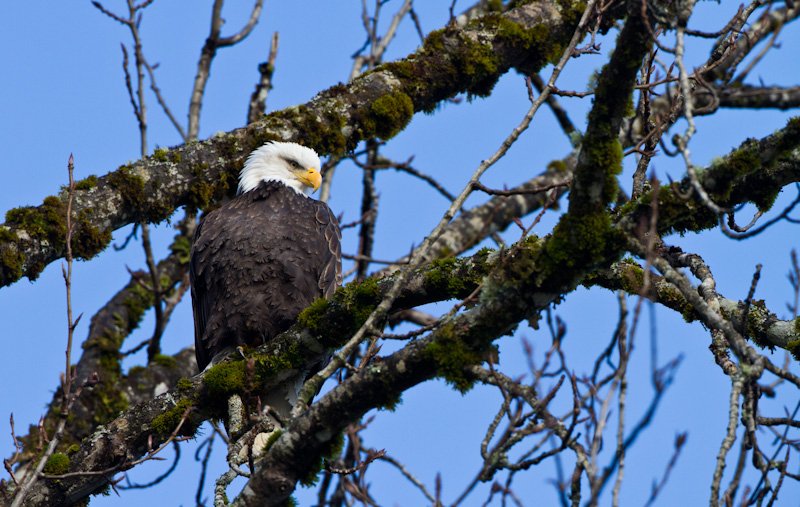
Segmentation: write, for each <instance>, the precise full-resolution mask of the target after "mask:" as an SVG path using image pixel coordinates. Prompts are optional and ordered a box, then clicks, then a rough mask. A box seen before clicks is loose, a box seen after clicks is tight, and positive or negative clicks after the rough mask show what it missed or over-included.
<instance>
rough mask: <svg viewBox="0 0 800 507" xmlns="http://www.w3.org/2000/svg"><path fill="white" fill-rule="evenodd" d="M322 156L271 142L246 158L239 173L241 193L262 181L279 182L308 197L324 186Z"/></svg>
mask: <svg viewBox="0 0 800 507" xmlns="http://www.w3.org/2000/svg"><path fill="white" fill-rule="evenodd" d="M319 168H320V162H319V155H317V152H316V151H314V150H312V149H311V148H306V147H305V146H300V145H299V144H297V143H277V142H269V143H267V144H265V145H264V146H262V147H261V148H258V149H257V150H254V151H253V153H251V154H250V156H249V157H247V161H246V162H245V163H244V168H243V169H242V172H241V173H240V174H239V191H238V193H240V194H243V193H245V192H249V191H250V190H252V189H254V188H256V187H257V186H258V185H259V184H260V183H261V182H262V181H280V182H281V183H283V184H285V185H286V186H288V187H290V188H293V189H294V190H295V191H296V192H297V193H298V194H303V195H305V196H306V197H308V196H310V195H311V193H312V192H314V191H315V190H316V189H318V188H319V186H320V185H321V184H322V175H321V174H320V172H319Z"/></svg>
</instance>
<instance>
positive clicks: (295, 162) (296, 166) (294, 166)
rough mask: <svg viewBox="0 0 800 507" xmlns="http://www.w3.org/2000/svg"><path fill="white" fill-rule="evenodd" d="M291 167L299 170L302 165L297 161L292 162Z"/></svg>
mask: <svg viewBox="0 0 800 507" xmlns="http://www.w3.org/2000/svg"><path fill="white" fill-rule="evenodd" d="M289 165H290V166H292V169H297V168H298V167H300V164H298V163H297V161H296V160H290V161H289Z"/></svg>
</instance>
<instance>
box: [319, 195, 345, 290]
mask: <svg viewBox="0 0 800 507" xmlns="http://www.w3.org/2000/svg"><path fill="white" fill-rule="evenodd" d="M317 221H318V222H319V223H320V224H321V225H322V227H323V231H324V234H325V240H326V241H327V243H328V250H327V252H326V254H325V258H324V261H323V263H322V269H321V270H320V275H319V288H320V290H321V291H322V296H323V297H324V298H325V299H330V298H331V297H332V296H333V293H334V292H336V289H337V288H339V287H340V286H341V285H342V245H341V241H342V232H341V230H339V221H338V220H336V217H335V216H334V214H333V212H332V211H331V209H330V208H329V207H328V205H327V204H325V203H323V202H319V201H318V205H317Z"/></svg>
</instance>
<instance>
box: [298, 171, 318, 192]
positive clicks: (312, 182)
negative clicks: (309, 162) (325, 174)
mask: <svg viewBox="0 0 800 507" xmlns="http://www.w3.org/2000/svg"><path fill="white" fill-rule="evenodd" d="M297 178H298V179H299V180H300V181H302V182H303V183H304V184H305V185H306V186H309V187H311V188H313V189H314V191H315V192H316V191H317V189H318V188H319V186H320V185H322V175H321V174H320V173H319V171H317V170H316V169H314V168H313V167H312V168H311V169H308V170H307V171H301V172H299V173H297Z"/></svg>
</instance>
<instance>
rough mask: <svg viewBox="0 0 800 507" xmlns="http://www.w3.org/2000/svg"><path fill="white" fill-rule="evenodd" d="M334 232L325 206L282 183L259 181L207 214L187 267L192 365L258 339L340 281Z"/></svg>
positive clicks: (285, 324) (270, 334)
mask: <svg viewBox="0 0 800 507" xmlns="http://www.w3.org/2000/svg"><path fill="white" fill-rule="evenodd" d="M340 240H341V233H340V231H339V224H338V223H337V221H336V217H334V215H333V213H332V212H331V210H330V208H328V206H327V205H326V204H325V203H323V202H320V201H317V200H314V199H311V198H308V197H305V196H304V195H300V194H298V193H297V192H295V191H294V190H293V189H291V188H289V187H287V186H285V185H284V184H283V183H279V182H274V181H268V182H261V183H260V184H259V185H258V187H256V188H254V189H252V190H250V191H249V192H245V193H243V194H240V195H238V196H237V197H236V198H235V199H233V200H232V201H231V202H230V203H228V204H226V205H225V206H223V207H221V208H219V209H218V210H215V211H212V212H211V213H208V214H207V215H206V216H205V218H204V219H203V221H202V222H201V223H200V225H199V226H198V228H197V231H196V232H195V238H194V244H193V245H192V252H191V265H190V270H189V274H190V276H191V284H192V308H193V310H194V322H195V350H196V355H197V364H198V366H200V369H201V370H203V369H204V368H205V367H206V366H207V365H208V364H209V362H211V360H212V358H214V356H215V355H217V354H218V353H220V352H222V351H223V350H225V349H226V348H233V347H236V346H239V345H242V346H244V345H250V346H253V345H259V344H261V343H263V342H265V341H268V340H270V339H271V338H273V337H274V336H275V335H277V334H278V333H280V332H282V331H285V330H286V329H288V328H289V326H291V324H292V323H293V322H294V320H295V319H296V318H297V316H298V314H299V313H300V312H301V311H302V310H303V309H304V308H306V307H307V306H308V305H310V304H311V302H312V301H313V300H314V299H315V298H318V297H322V296H324V297H330V296H331V295H332V294H333V292H334V291H335V290H336V288H337V287H338V286H339V285H340V284H341V280H342V271H341V247H340Z"/></svg>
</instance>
